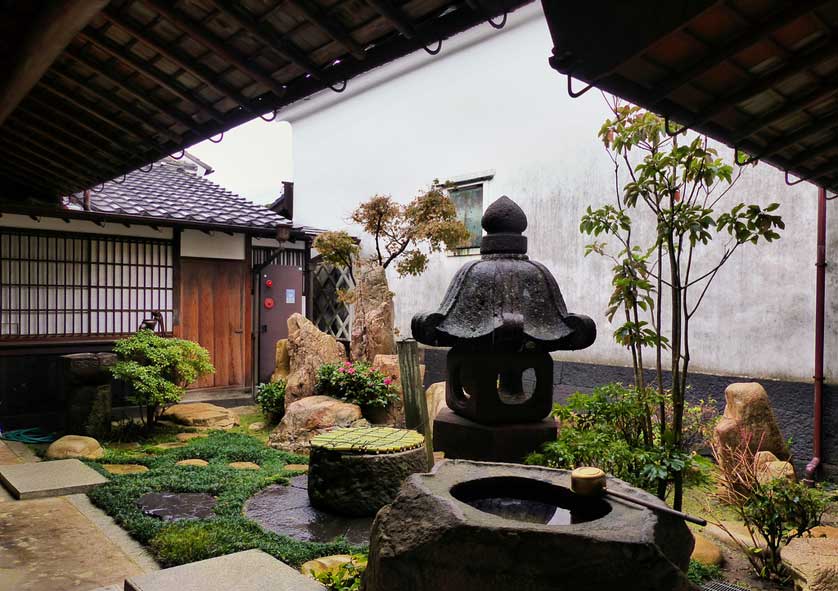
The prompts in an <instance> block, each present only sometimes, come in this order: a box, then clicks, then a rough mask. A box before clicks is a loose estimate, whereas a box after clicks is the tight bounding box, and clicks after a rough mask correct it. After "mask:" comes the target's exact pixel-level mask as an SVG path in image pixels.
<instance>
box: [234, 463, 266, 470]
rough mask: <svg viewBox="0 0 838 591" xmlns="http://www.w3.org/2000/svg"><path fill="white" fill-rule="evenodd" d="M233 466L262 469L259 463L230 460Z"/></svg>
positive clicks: (237, 468)
mask: <svg viewBox="0 0 838 591" xmlns="http://www.w3.org/2000/svg"><path fill="white" fill-rule="evenodd" d="M227 465H228V466H230V467H231V468H235V469H236V470H260V469H261V467H260V466H259V464H254V463H253V462H230V463H229V464H227Z"/></svg>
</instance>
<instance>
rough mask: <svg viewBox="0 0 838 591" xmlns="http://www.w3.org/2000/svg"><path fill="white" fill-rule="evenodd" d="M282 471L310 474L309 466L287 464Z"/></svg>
mask: <svg viewBox="0 0 838 591" xmlns="http://www.w3.org/2000/svg"><path fill="white" fill-rule="evenodd" d="M282 469H283V470H288V471H289V472H308V464H285V465H284V466H283V467H282Z"/></svg>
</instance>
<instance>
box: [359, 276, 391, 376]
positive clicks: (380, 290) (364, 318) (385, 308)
mask: <svg viewBox="0 0 838 591" xmlns="http://www.w3.org/2000/svg"><path fill="white" fill-rule="evenodd" d="M355 277H356V279H357V281H356V284H355V290H354V295H355V313H354V316H353V319H352V346H351V349H352V359H354V360H355V361H360V360H364V361H367V362H369V363H372V362H373V361H375V357H376V355H393V354H395V352H396V337H395V333H394V331H393V319H394V307H393V292H391V291H390V286H389V285H388V284H387V274H386V272H385V271H384V269H383V268H382V267H381V265H378V264H375V263H370V264H363V265H360V266H359V268H358V269H357V270H356V271H355Z"/></svg>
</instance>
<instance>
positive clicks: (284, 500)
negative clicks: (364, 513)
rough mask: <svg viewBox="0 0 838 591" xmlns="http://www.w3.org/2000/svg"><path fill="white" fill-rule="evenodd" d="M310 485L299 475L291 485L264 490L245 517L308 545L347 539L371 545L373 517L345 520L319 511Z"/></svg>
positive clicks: (248, 505)
mask: <svg viewBox="0 0 838 591" xmlns="http://www.w3.org/2000/svg"><path fill="white" fill-rule="evenodd" d="M307 482H308V477H307V476H296V477H294V478H292V479H291V482H290V483H289V484H288V486H284V485H282V484H274V485H271V486H269V487H267V488H265V489H263V490H262V491H261V492H259V493H257V494H256V495H254V496H253V497H251V498H250V500H248V501H247V503H245V507H244V513H245V516H246V517H248V518H249V519H252V520H253V521H255V522H256V523H258V524H259V525H261V526H262V527H263V528H265V529H266V530H269V531H272V532H274V533H277V534H280V535H283V536H288V537H290V538H294V539H296V540H301V541H304V542H331V541H332V540H334V539H335V538H337V537H338V536H345V537H346V539H347V541H348V542H349V543H350V544H353V545H357V546H360V545H364V544H368V543H369V540H370V530H371V529H372V521H373V517H372V516H370V517H343V516H340V515H334V514H331V513H326V512H325V511H320V510H318V509H315V508H314V507H312V506H311V503H310V502H309V500H308V485H307Z"/></svg>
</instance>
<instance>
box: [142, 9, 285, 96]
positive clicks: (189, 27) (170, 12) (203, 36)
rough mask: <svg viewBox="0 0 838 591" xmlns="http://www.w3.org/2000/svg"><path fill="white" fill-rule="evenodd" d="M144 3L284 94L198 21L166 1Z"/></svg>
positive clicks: (250, 74) (278, 93)
mask: <svg viewBox="0 0 838 591" xmlns="http://www.w3.org/2000/svg"><path fill="white" fill-rule="evenodd" d="M145 3H146V4H147V5H148V6H150V7H151V8H153V9H154V10H156V11H157V12H158V13H159V14H161V15H162V16H164V17H165V18H166V20H168V21H169V22H170V23H171V24H172V25H174V26H175V27H176V28H177V29H178V30H180V31H182V32H183V33H186V34H187V35H189V37H190V38H191V40H192V41H195V42H196V43H200V44H201V45H203V46H204V47H206V48H207V49H209V50H210V51H212V52H213V53H215V54H216V55H217V56H219V57H221V58H223V59H224V60H225V61H227V62H229V63H230V64H232V65H234V66H235V67H236V68H237V69H239V70H240V71H242V72H244V73H245V74H247V75H248V76H250V77H251V78H253V79H254V80H256V81H257V82H259V83H261V84H262V85H264V86H266V87H267V88H268V89H270V91H271V92H273V93H274V94H275V95H277V96H282V95H284V94H285V87H284V86H283V85H282V84H281V83H280V82H278V81H277V80H274V79H273V78H271V77H270V76H269V75H268V74H266V73H265V72H262V71H261V70H259V69H258V68H256V67H255V66H253V65H251V64H249V63H247V59H246V58H245V57H244V56H242V55H240V54H239V53H238V52H237V51H236V50H235V49H233V48H231V47H230V46H229V45H228V44H225V43H224V41H223V40H221V39H219V38H218V37H216V36H215V35H213V34H212V33H209V32H208V31H206V30H205V29H203V28H202V27H201V26H200V25H198V23H195V22H194V21H192V20H191V19H190V18H189V17H188V16H186V15H184V14H182V13H181V12H180V11H179V10H177V9H176V8H174V7H173V6H172V5H171V4H169V3H168V2H161V1H159V0H145Z"/></svg>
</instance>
